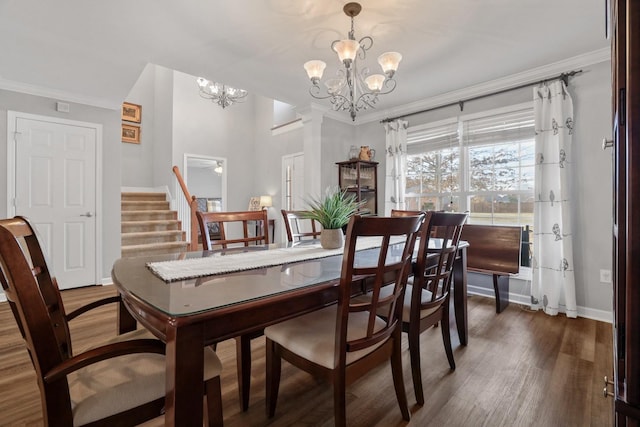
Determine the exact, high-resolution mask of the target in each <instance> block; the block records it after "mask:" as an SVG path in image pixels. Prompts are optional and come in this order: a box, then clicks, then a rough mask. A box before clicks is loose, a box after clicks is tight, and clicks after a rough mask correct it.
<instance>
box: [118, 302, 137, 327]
mask: <svg viewBox="0 0 640 427" xmlns="http://www.w3.org/2000/svg"><path fill="white" fill-rule="evenodd" d="M136 327H137V322H136V319H135V318H134V317H133V316H132V315H131V313H129V310H127V307H126V306H125V305H124V301H122V298H120V302H119V303H118V335H122V334H124V333H127V332H131V331H135V330H136Z"/></svg>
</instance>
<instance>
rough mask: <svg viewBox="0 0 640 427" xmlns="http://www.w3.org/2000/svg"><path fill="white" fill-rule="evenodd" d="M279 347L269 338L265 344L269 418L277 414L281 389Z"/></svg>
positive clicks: (266, 400) (266, 399) (267, 410)
mask: <svg viewBox="0 0 640 427" xmlns="http://www.w3.org/2000/svg"><path fill="white" fill-rule="evenodd" d="M277 345H278V344H276V343H275V342H273V341H271V340H270V339H269V338H267V341H266V344H265V352H266V360H265V364H266V366H267V378H266V398H265V409H266V412H267V417H269V418H272V417H273V416H274V415H275V413H276V403H277V401H278V389H279V388H280V370H281V367H282V360H281V358H280V352H279V351H277V349H276V346H277Z"/></svg>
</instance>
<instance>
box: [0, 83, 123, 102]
mask: <svg viewBox="0 0 640 427" xmlns="http://www.w3.org/2000/svg"><path fill="white" fill-rule="evenodd" d="M0 89H4V90H9V91H12V92H18V93H24V94H27V95H34V96H41V97H44V98H52V99H55V100H57V101H67V102H73V103H76V104H83V105H89V106H92V107H99V108H106V109H108V110H120V109H121V108H122V105H121V104H120V103H113V102H111V101H109V100H107V99H104V98H94V97H90V96H86V95H80V94H77V93H72V92H67V91H62V90H56V89H50V88H45V87H42V86H37V85H32V84H28V83H22V82H17V81H14V80H7V79H3V78H0Z"/></svg>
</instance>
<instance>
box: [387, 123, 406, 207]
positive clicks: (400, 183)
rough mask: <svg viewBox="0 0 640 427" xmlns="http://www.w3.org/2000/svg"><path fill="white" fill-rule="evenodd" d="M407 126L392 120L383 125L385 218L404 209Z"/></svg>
mask: <svg viewBox="0 0 640 427" xmlns="http://www.w3.org/2000/svg"><path fill="white" fill-rule="evenodd" d="M407 125H408V122H407V121H406V120H394V121H392V122H387V123H385V124H384V129H385V132H386V134H387V143H386V153H387V169H386V180H385V201H384V214H385V215H386V216H389V215H390V214H391V209H405V202H404V190H405V186H406V173H407Z"/></svg>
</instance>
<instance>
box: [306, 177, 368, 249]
mask: <svg viewBox="0 0 640 427" xmlns="http://www.w3.org/2000/svg"><path fill="white" fill-rule="evenodd" d="M306 202H307V204H308V205H309V210H308V212H306V213H305V214H304V216H305V217H306V218H309V219H313V220H316V221H318V222H319V223H320V225H321V226H322V232H321V234H320V245H321V246H322V247H323V248H325V249H337V248H339V247H342V245H343V244H344V234H343V232H342V227H344V226H345V225H347V224H348V223H349V219H350V218H351V216H353V214H355V213H356V212H358V209H360V208H361V207H362V205H363V203H364V202H358V201H356V198H355V196H354V195H353V194H348V193H347V191H346V190H345V191H342V190H340V188H338V187H328V188H327V189H326V191H325V194H324V197H321V198H309V199H308V200H307V201H306Z"/></svg>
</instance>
